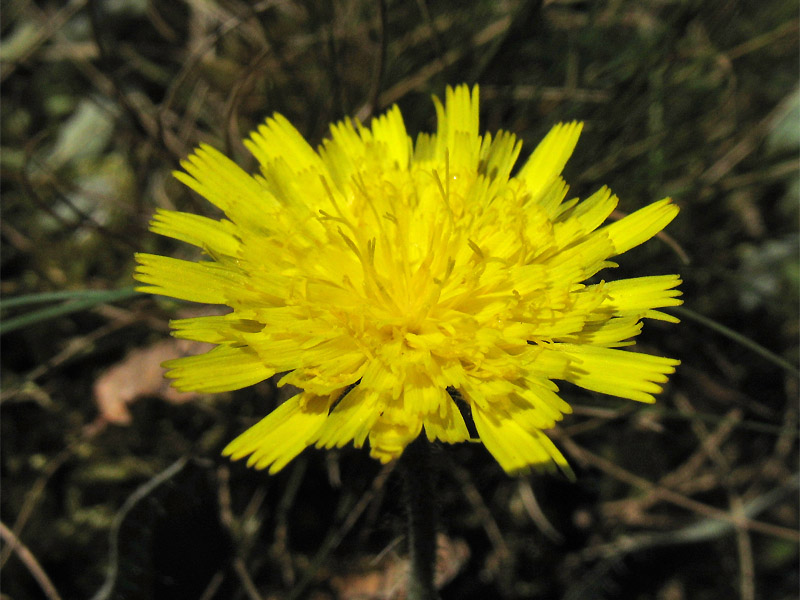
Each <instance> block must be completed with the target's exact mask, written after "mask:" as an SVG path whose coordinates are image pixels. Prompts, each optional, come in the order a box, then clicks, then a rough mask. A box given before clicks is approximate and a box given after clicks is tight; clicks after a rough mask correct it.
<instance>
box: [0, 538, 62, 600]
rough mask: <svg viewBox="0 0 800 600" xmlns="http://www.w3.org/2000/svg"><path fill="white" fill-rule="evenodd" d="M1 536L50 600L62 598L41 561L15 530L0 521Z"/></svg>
mask: <svg viewBox="0 0 800 600" xmlns="http://www.w3.org/2000/svg"><path fill="white" fill-rule="evenodd" d="M0 538H2V539H3V541H5V543H6V544H8V547H9V548H10V549H11V551H13V552H15V553H16V555H17V556H19V559H20V560H21V561H22V564H24V565H25V566H26V567H27V569H28V572H29V573H30V574H31V575H32V576H33V578H34V579H35V580H36V583H38V584H39V587H40V588H42V591H43V592H44V595H45V596H46V597H47V598H48V600H61V596H60V595H59V594H58V592H57V591H56V588H55V586H54V585H53V582H52V581H50V578H49V577H48V576H47V573H45V572H44V569H42V565H40V564H39V561H38V560H36V557H35V556H34V555H33V553H32V552H31V551H30V550H29V549H28V547H27V546H26V545H25V544H23V543H22V542H21V541H20V539H19V538H18V537H17V536H15V535H14V532H13V531H11V530H10V529H9V528H8V527H6V525H5V524H4V523H0Z"/></svg>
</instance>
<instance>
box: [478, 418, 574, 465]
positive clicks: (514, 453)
mask: <svg viewBox="0 0 800 600" xmlns="http://www.w3.org/2000/svg"><path fill="white" fill-rule="evenodd" d="M472 417H473V419H474V421H475V428H476V429H477V430H478V435H480V438H481V441H482V442H483V445H484V446H486V449H487V450H488V451H489V452H490V453H491V454H492V456H494V458H495V460H497V462H498V463H500V466H501V467H503V469H504V470H505V471H506V472H507V473H509V474H512V475H515V474H522V473H527V472H528V471H530V470H531V469H532V468H533V469H537V470H540V471H550V472H553V471H555V467H556V466H558V468H559V469H561V471H562V472H564V473H565V474H567V475H568V476H571V473H572V471H571V469H570V468H569V465H568V464H567V460H566V459H565V458H564V456H563V455H562V454H561V452H559V450H558V448H556V447H555V444H553V442H551V441H550V439H549V438H548V437H547V436H546V435H545V434H544V433H542V432H541V431H538V430H536V429H534V430H531V431H526V430H524V429H523V428H522V427H521V426H520V425H519V423H517V422H516V421H515V420H514V419H513V418H512V417H510V416H507V415H500V414H493V413H490V412H487V411H484V410H483V409H480V408H478V409H475V408H473V411H472Z"/></svg>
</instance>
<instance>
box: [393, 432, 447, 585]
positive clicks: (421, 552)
mask: <svg viewBox="0 0 800 600" xmlns="http://www.w3.org/2000/svg"><path fill="white" fill-rule="evenodd" d="M400 467H401V470H402V472H403V479H404V483H405V499H406V505H407V511H408V546H409V553H410V555H411V557H410V570H409V577H408V596H407V598H408V600H439V594H438V593H437V591H436V586H435V585H434V582H433V577H434V573H435V571H436V514H435V510H434V509H435V506H434V501H433V500H434V487H433V473H432V471H431V460H430V446H429V444H428V440H427V439H426V438H425V435H424V434H423V435H421V436H419V437H418V438H417V439H416V440H415V441H414V442H412V443H411V444H409V445H408V447H407V448H406V449H405V451H404V452H403V456H402V457H401V459H400Z"/></svg>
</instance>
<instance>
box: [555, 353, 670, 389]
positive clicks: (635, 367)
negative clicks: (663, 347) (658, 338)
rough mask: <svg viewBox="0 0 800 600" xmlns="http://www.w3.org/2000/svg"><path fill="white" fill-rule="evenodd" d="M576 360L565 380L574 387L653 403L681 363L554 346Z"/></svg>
mask: <svg viewBox="0 0 800 600" xmlns="http://www.w3.org/2000/svg"><path fill="white" fill-rule="evenodd" d="M553 346H554V347H555V348H558V349H559V350H560V351H561V352H563V353H564V354H565V355H566V356H568V357H570V358H571V359H572V360H573V363H572V367H571V369H570V371H569V372H568V373H567V376H566V379H567V380H568V381H571V382H572V383H574V384H576V385H579V386H581V387H582V388H586V389H587V390H593V391H595V392H602V393H604V394H610V395H612V396H619V397H620V398H629V399H631V400H637V401H639V402H646V403H653V402H655V401H656V399H655V398H654V397H653V394H657V393H659V392H660V391H661V386H660V385H658V384H661V383H666V381H667V375H669V374H670V373H674V372H675V367H676V366H677V365H679V364H680V361H679V360H675V359H672V358H662V357H660V356H651V355H649V354H641V353H639V352H629V351H627V350H615V349H611V348H600V347H596V346H586V345H579V344H554V345H553Z"/></svg>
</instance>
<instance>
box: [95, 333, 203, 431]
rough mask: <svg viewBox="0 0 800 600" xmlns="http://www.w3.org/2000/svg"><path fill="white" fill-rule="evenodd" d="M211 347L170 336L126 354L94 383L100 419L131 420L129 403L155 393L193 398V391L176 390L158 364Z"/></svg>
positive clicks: (175, 399)
mask: <svg viewBox="0 0 800 600" xmlns="http://www.w3.org/2000/svg"><path fill="white" fill-rule="evenodd" d="M212 347H213V346H212V345H211V344H205V343H202V342H192V341H188V340H176V339H169V340H164V341H163V342H158V343H157V344H154V345H152V346H148V347H147V348H140V349H137V350H134V351H133V352H131V353H130V354H128V355H127V356H126V357H125V358H124V359H123V360H122V361H121V362H119V363H117V364H116V365H114V366H113V367H111V368H110V369H108V370H107V371H106V372H105V373H103V374H102V375H101V376H100V377H99V378H98V379H97V381H95V384H94V400H95V402H96V403H97V408H98V410H99V411H100V418H101V419H102V420H104V421H106V422H108V423H114V424H116V425H127V424H129V423H130V422H131V413H130V411H129V410H128V406H129V405H130V404H132V403H133V402H134V401H135V400H136V399H137V398H141V397H142V396H158V397H160V398H162V399H163V400H166V401H167V402H171V403H174V404H180V403H183V402H187V401H189V400H192V399H193V398H196V397H197V395H198V394H196V393H194V392H179V391H178V390H176V389H175V388H173V387H171V386H170V385H169V380H167V379H164V369H163V368H162V367H161V363H163V362H164V361H167V360H171V359H173V358H180V357H183V356H189V355H192V354H201V353H203V352H207V351H208V350H210V349H211V348H212Z"/></svg>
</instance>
